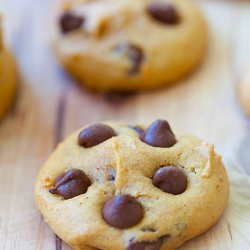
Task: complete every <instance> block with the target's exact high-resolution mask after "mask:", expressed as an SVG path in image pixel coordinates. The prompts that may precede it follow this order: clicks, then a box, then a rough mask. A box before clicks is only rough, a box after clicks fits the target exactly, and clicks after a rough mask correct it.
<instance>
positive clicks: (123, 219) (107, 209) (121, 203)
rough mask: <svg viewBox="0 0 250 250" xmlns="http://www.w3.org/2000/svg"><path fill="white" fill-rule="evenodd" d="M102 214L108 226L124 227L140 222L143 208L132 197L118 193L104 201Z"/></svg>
mask: <svg viewBox="0 0 250 250" xmlns="http://www.w3.org/2000/svg"><path fill="white" fill-rule="evenodd" d="M102 216H103V219H104V220H105V221H106V222H107V223H108V224H109V225H110V226H112V227H116V228H120V229H126V228H129V227H132V226H134V225H136V224H137V223H138V222H140V220H141V219H142V217H143V208H142V206H141V204H140V203H139V202H137V200H136V199H135V198H134V197H132V196H130V195H118V196H115V197H113V198H111V199H110V200H109V201H107V202H106V203H105V205H104V207H103V210H102Z"/></svg>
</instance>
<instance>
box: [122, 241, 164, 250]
mask: <svg viewBox="0 0 250 250" xmlns="http://www.w3.org/2000/svg"><path fill="white" fill-rule="evenodd" d="M160 247H161V239H158V240H157V241H153V242H147V241H142V242H137V243H132V244H130V245H129V246H128V247H127V248H126V250H160Z"/></svg>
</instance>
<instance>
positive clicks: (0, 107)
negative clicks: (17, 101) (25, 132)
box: [0, 20, 17, 119]
mask: <svg viewBox="0 0 250 250" xmlns="http://www.w3.org/2000/svg"><path fill="white" fill-rule="evenodd" d="M16 88H17V73H16V64H15V60H14V58H13V56H12V54H11V53H10V51H9V50H8V49H6V48H5V47H4V43H3V39H2V24H1V20H0V119H1V118H2V117H3V116H4V114H5V113H6V111H7V110H8V108H9V107H10V105H11V103H12V101H13V99H14V96H15V93H16Z"/></svg>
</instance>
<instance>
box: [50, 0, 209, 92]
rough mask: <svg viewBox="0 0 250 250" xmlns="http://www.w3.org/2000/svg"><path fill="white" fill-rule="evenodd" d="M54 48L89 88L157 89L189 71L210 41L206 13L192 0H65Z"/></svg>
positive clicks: (58, 20) (95, 89) (57, 22)
mask: <svg viewBox="0 0 250 250" xmlns="http://www.w3.org/2000/svg"><path fill="white" fill-rule="evenodd" d="M59 9H60V10H59V11H58V12H59V13H58V15H57V20H56V32H55V33H56V36H55V41H54V48H55V51H56V54H57V55H58V58H59V61H60V62H61V63H62V65H63V66H64V67H65V68H66V70H67V71H68V72H70V73H71V74H72V75H73V76H74V77H75V78H77V79H78V80H79V82H81V83H83V84H84V85H85V86H86V87H87V88H89V89H91V90H94V91H100V92H107V91H137V90H150V89H155V88H158V87H161V86H164V85H167V84H170V83H173V82H176V80H178V79H180V78H182V77H183V76H184V75H186V74H188V73H190V72H191V71H192V70H193V69H194V68H195V67H196V66H197V65H198V64H199V63H200V62H201V61H202V59H203V57H204V54H205V51H206V47H207V46H206V45H207V40H208V39H207V38H208V37H207V33H208V32H207V27H206V24H205V21H204V18H203V16H202V14H201V12H200V10H199V9H198V8H197V6H196V5H195V4H194V3H193V2H192V1H191V0H143V1H133V0H119V1H117V0H103V1H97V0H91V1H90V0H81V1H77V0H75V1H66V2H65V1H64V2H63V3H62V4H61V6H60V8H59Z"/></svg>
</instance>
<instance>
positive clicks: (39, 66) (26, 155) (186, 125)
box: [0, 0, 250, 250]
mask: <svg viewBox="0 0 250 250" xmlns="http://www.w3.org/2000/svg"><path fill="white" fill-rule="evenodd" d="M56 2H59V1H51V0H42V1H38V0H8V1H7V0H0V11H1V12H2V13H4V16H5V21H6V23H5V24H6V25H5V27H6V35H7V40H8V44H9V46H11V47H12V49H13V51H14V53H15V54H16V57H17V60H18V63H19V69H20V86H19V92H18V97H17V100H16V103H15V105H14V107H13V108H12V110H11V112H10V113H9V115H8V117H7V118H6V119H5V120H4V121H2V122H1V124H0V187H1V190H0V249H1V250H7V249H8V250H10V249H11V250H16V249H18V250H28V249H31V250H33V249H34V250H38V249H42V250H50V249H56V247H57V249H58V250H59V249H63V250H66V249H67V250H69V247H67V246H66V245H65V244H63V243H62V244H61V243H60V240H58V239H56V237H55V235H54V234H53V233H52V231H51V230H50V229H49V227H48V226H47V225H46V224H45V223H44V221H43V219H42V216H41V215H40V214H39V212H38V211H37V210H36V208H35V205H34V195H33V188H34V183H35V179H36V176H37V174H38V171H39V168H40V167H41V165H42V164H43V162H44V161H45V160H46V158H47V157H48V155H49V154H50V152H51V151H52V150H53V148H54V146H55V145H56V144H57V143H58V141H60V140H61V139H62V138H63V137H64V136H65V135H67V134H68V133H70V132H71V131H73V130H74V129H76V128H79V127H80V126H83V125H86V124H88V123H90V122H94V121H99V120H111V119H120V120H128V121H129V120H131V121H138V122H151V121H152V120H154V119H156V118H166V119H168V120H169V121H170V123H171V125H172V126H173V127H177V128H180V129H183V130H187V131H190V132H193V133H194V134H196V135H198V136H199V137H201V138H203V139H205V140H207V141H208V142H210V143H214V144H215V146H216V149H217V151H218V152H219V153H222V154H223V153H224V151H225V145H230V144H232V142H233V140H232V139H233V138H237V137H238V136H240V135H242V134H243V133H244V132H245V130H246V129H247V127H248V123H249V120H248V119H247V118H246V117H245V116H244V115H243V114H242V112H241V110H240V108H239V107H238V103H237V100H236V98H235V91H234V88H235V84H236V82H237V80H238V78H239V76H240V74H241V71H242V69H243V68H244V67H245V65H246V63H247V62H249V61H250V47H249V41H250V4H249V3H248V2H247V1H220V0H217V1H216V0H214V1H213V0H203V1H197V2H198V3H199V4H200V5H201V7H202V8H203V10H204V13H205V15H206V18H207V20H208V23H209V25H210V33H211V34H210V40H211V41H210V47H209V50H208V54H207V57H206V60H205V62H204V64H202V65H201V66H200V67H199V69H197V70H196V72H195V73H194V74H192V75H191V76H190V77H189V78H188V79H185V80H184V81H182V82H180V83H179V84H178V85H176V86H172V87H169V88H165V89H162V90H160V91H156V92H153V93H141V94H137V95H134V96H131V97H129V98H124V99H122V100H116V102H115V103H114V100H113V101H111V98H108V97H104V96H98V95H94V94H90V93H88V92H86V91H84V90H83V91H80V89H79V88H78V87H77V85H75V84H74V82H73V80H72V79H70V78H69V77H68V76H67V75H66V74H65V73H64V72H63V71H62V70H61V69H60V67H59V66H58V64H57V63H56V61H55V58H54V57H53V52H52V51H51V48H50V37H49V32H48V30H49V27H50V26H51V22H52V21H51V15H52V9H53V5H54V4H56ZM117 102H118V103H117ZM226 213H228V210H227V211H226ZM56 242H57V244H56ZM249 247H250V239H249V238H247V237H245V236H244V234H243V233H242V232H241V231H240V228H233V227H231V224H230V221H228V220H227V217H226V216H223V217H222V219H221V220H220V221H219V222H218V223H217V224H216V225H215V226H214V227H213V228H212V229H211V230H209V231H208V232H206V233H205V234H203V235H202V236H200V237H198V238H196V239H194V240H192V241H190V242H188V243H187V244H185V245H184V246H183V247H182V248H181V249H183V250H184V249H185V250H187V249H190V250H191V249H192V250H193V249H212V250H217V249H218V250H221V249H222V250H224V249H226V250H235V249H242V250H247V249H250V248H249Z"/></svg>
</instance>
